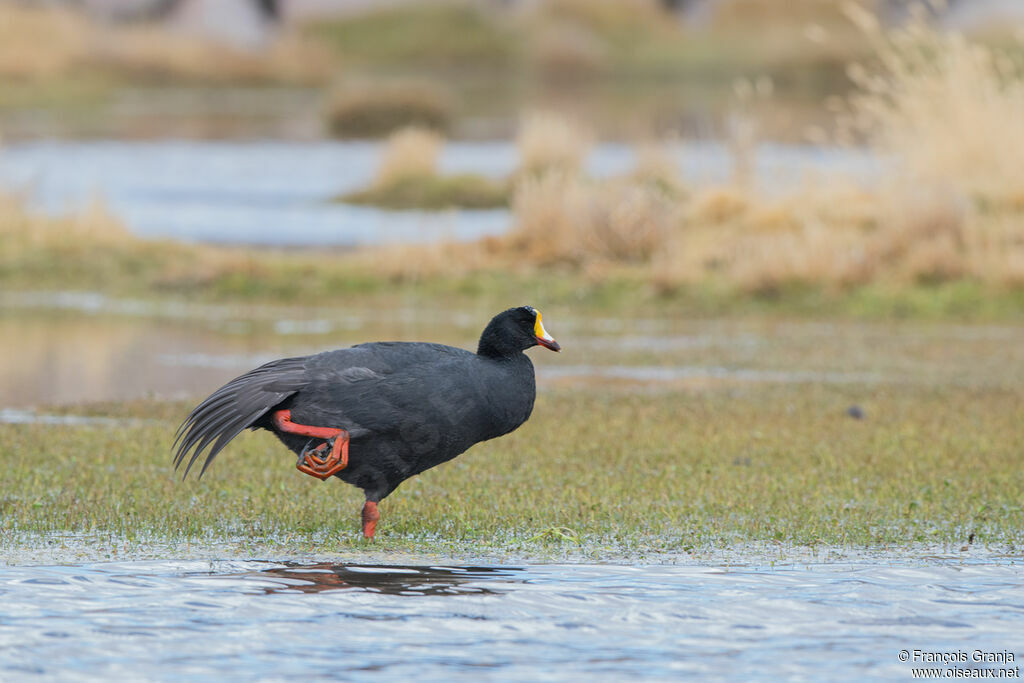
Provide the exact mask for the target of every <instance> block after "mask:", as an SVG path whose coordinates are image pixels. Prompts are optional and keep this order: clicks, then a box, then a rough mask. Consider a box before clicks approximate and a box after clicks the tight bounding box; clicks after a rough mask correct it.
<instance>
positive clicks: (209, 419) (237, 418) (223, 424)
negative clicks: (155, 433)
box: [172, 358, 306, 479]
mask: <svg viewBox="0 0 1024 683" xmlns="http://www.w3.org/2000/svg"><path fill="white" fill-rule="evenodd" d="M305 361H306V359H305V358H285V359H282V360H276V361H273V362H270V363H267V364H266V365H261V366H260V367H258V368H256V369H255V370H251V371H250V372H247V373H245V374H244V375H242V376H241V377H236V378H235V379H233V380H231V381H230V382H228V383H227V384H225V385H224V386H222V387H221V388H220V389H218V390H217V391H215V392H213V393H212V394H210V396H209V397H207V398H206V400H204V401H203V402H202V403H200V404H199V405H198V406H196V407H195V408H194V409H193V410H192V412H191V413H189V415H188V417H186V418H185V421H184V422H182V423H181V426H180V427H178V431H177V433H176V434H175V437H174V445H173V446H172V448H173V449H175V452H174V468H175V469H177V468H178V467H180V466H181V464H182V463H183V462H185V459H186V458H188V463H187V464H186V465H185V473H184V474H183V475H182V479H184V478H185V477H186V476H188V473H189V470H191V469H192V465H194V464H195V462H196V460H198V459H199V458H200V456H202V454H203V452H204V451H206V450H207V449H209V451H208V452H207V453H206V460H205V462H204V463H203V467H202V469H201V470H200V472H199V476H200V477H202V476H203V473H205V472H206V468H208V467H209V466H210V463H212V462H213V459H214V458H216V457H217V454H218V453H220V452H221V450H223V448H224V447H225V446H227V445H228V442H230V441H231V440H232V439H234V438H235V437H236V436H238V435H239V433H241V431H242V430H243V429H245V428H246V427H252V426H253V425H254V424H256V422H257V421H258V420H259V419H260V418H261V417H263V416H264V415H266V414H267V412H269V411H270V410H271V409H272V408H273V407H274V406H276V405H278V404H279V403H281V402H282V401H284V400H286V399H288V398H289V397H291V396H293V395H294V394H296V393H297V392H298V391H299V390H301V389H302V387H303V386H305V384H306V367H305Z"/></svg>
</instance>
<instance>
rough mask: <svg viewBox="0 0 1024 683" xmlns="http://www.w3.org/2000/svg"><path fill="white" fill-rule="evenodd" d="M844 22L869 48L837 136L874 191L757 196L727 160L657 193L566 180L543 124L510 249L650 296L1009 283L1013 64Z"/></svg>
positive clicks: (1022, 138)
mask: <svg viewBox="0 0 1024 683" xmlns="http://www.w3.org/2000/svg"><path fill="white" fill-rule="evenodd" d="M848 11H850V12H851V13H852V15H853V16H854V18H855V19H856V20H857V21H858V22H859V23H860V25H861V29H862V30H864V31H865V32H866V33H867V35H868V38H869V40H870V41H871V43H872V44H873V45H874V46H875V51H876V58H875V60H874V62H873V63H874V64H876V66H875V67H874V68H872V69H868V68H867V67H863V66H854V67H851V75H852V76H853V78H854V80H855V82H856V83H857V85H858V90H857V92H856V93H855V94H854V95H853V96H852V97H851V98H850V100H849V102H848V105H847V106H846V107H845V108H844V109H845V110H844V112H842V113H841V119H840V124H841V128H842V129H844V130H846V131H848V132H855V133H856V134H857V135H858V136H860V138H861V139H866V140H867V141H868V143H869V145H870V147H871V149H872V151H873V152H874V153H875V154H876V155H877V157H878V159H879V161H880V164H881V166H882V168H883V169H884V170H883V171H882V173H881V175H880V176H879V177H878V178H876V179H875V180H874V182H872V183H870V184H864V183H863V182H862V183H859V184H858V183H855V182H852V181H849V180H846V179H844V178H840V177H838V176H832V177H825V178H819V179H817V180H813V181H812V180H808V181H805V182H804V183H802V184H800V185H799V186H796V187H792V188H789V190H788V191H787V192H785V193H783V195H782V196H771V197H768V196H765V195H763V194H761V193H759V192H758V191H757V188H756V183H754V182H752V181H751V180H750V179H749V176H750V172H749V169H744V168H743V166H744V165H746V166H752V160H751V159H749V158H748V156H749V155H748V154H747V153H746V152H745V153H743V154H735V155H734V162H735V163H736V165H737V168H738V170H739V172H738V173H737V174H735V182H734V184H732V185H730V186H725V187H710V188H702V189H697V190H691V189H690V188H682V189H681V190H679V191H674V192H673V191H667V189H666V186H665V184H659V183H656V182H655V183H653V184H652V183H651V182H650V179H649V176H650V171H649V170H648V171H647V172H646V174H645V172H640V171H638V172H636V173H634V174H633V175H632V177H630V178H620V179H615V180H612V181H595V180H593V179H588V178H586V177H584V176H583V174H582V172H581V170H580V169H581V163H580V159H581V158H582V155H581V151H580V150H581V149H583V145H582V144H580V143H579V142H578V141H577V142H575V143H573V144H571V145H570V144H568V143H567V142H566V141H567V140H572V139H573V138H572V137H570V132H571V131H572V130H573V128H574V127H573V126H572V125H571V124H569V123H567V122H565V121H562V122H561V123H557V124H556V123H553V121H552V119H551V118H547V119H545V120H544V121H543V126H538V129H539V130H543V131H544V132H545V135H544V136H541V135H539V134H536V135H534V137H533V138H532V139H531V141H530V143H531V144H530V145H528V146H527V145H522V146H523V147H525V148H529V149H537V150H539V151H538V152H536V153H534V154H533V156H534V157H535V158H538V159H542V158H543V157H542V154H541V152H545V153H548V152H549V150H551V149H554V150H556V151H555V152H554V153H549V156H550V158H551V160H550V161H540V160H538V161H536V162H534V166H533V167H534V168H540V169H544V168H549V169H555V171H554V172H551V171H548V172H543V171H542V172H539V173H536V174H534V176H532V177H526V178H525V179H523V180H522V181H521V182H520V183H519V187H518V190H517V192H516V195H515V199H514V202H513V209H514V212H515V215H516V228H515V230H514V231H513V232H512V234H511V235H510V237H509V244H510V246H511V247H512V249H513V252H514V253H516V254H519V255H525V256H526V257H527V258H530V259H533V260H534V261H536V262H538V263H569V264H576V265H581V266H585V265H587V264H590V263H595V262H607V261H617V262H621V263H634V264H635V263H640V264H644V265H645V266H648V267H649V269H650V271H649V272H650V273H651V278H652V282H654V283H655V284H656V285H657V286H659V287H664V288H671V287H675V286H678V285H680V284H685V283H690V282H697V281H701V280H706V279H708V278H712V279H720V280H723V281H725V282H728V283H732V284H734V285H735V286H738V287H740V288H742V289H744V290H749V291H774V290H778V289H780V288H783V287H786V286H787V285H790V284H795V283H809V284H815V285H825V286H834V287H849V286H856V285H861V284H866V283H871V282H891V283H909V282H917V283H933V282H942V281H950V280H961V279H970V280H974V281H978V282H984V283H988V284H990V285H993V286H1011V287H1019V286H1024V152H1022V150H1024V67H1022V65H1021V62H1020V60H1019V59H1014V58H1013V57H1012V56H1011V55H1010V54H1008V53H1004V52H1000V51H999V50H997V49H995V48H992V47H988V46H984V45H980V44H977V43H974V42H972V41H970V40H968V39H967V38H965V37H963V36H961V35H957V34H950V33H942V32H938V31H936V30H933V29H930V28H927V27H926V26H924V25H923V24H921V23H915V24H913V25H911V26H910V27H908V28H906V29H902V30H899V31H896V32H883V31H882V30H881V28H879V25H878V23H877V22H876V21H875V20H874V19H872V18H871V15H870V14H868V13H865V12H864V11H863V9H862V7H860V6H859V5H851V6H850V8H848ZM1018 50H1019V52H1018V53H1017V54H1018V55H1020V54H1024V45H1022V46H1019V47H1018ZM541 140H545V141H547V140H550V141H551V142H550V143H547V142H543V143H542V142H540V141H541ZM744 148H745V149H747V150H752V149H753V145H752V144H751V145H744ZM562 159H565V160H568V161H561V162H560V161H559V160H562ZM744 159H746V161H745V162H744V161H743V160H744ZM645 163H647V164H648V165H650V166H652V167H653V168H658V167H661V168H662V169H664V168H665V164H664V160H662V161H661V162H658V163H653V164H651V163H650V162H645ZM524 167H527V168H529V167H530V165H529V164H528V163H527V162H526V161H525V160H524ZM645 175H646V178H645ZM655 175H656V174H655ZM669 187H671V185H669Z"/></svg>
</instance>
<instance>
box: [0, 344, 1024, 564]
mask: <svg viewBox="0 0 1024 683" xmlns="http://www.w3.org/2000/svg"><path fill="white" fill-rule="evenodd" d="M840 347H841V345H840ZM937 348H938V346H935V347H931V348H924V349H922V350H921V352H922V353H923V354H924V357H926V358H927V357H929V354H930V353H932V352H933V351H935V350H936V349H937ZM878 353H879V355H878V357H877V358H878V361H879V362H880V363H882V362H883V361H884V349H878ZM1009 360H1010V361H1011V363H1012V362H1013V361H1014V360H1015V359H1013V358H1010V359H1009ZM550 367H552V369H554V367H555V366H550ZM880 367H881V366H880ZM543 372H544V370H543V368H542V369H541V375H543ZM1020 373H1021V368H1020V364H1019V362H1018V363H1017V364H1016V365H1012V364H1011V365H1010V366H1009V367H1008V368H1007V374H1006V375H1005V380H1006V381H1005V382H1003V381H979V382H973V383H972V382H963V381H960V380H957V379H955V373H954V375H951V376H949V377H947V379H946V380H945V381H938V380H937V381H927V382H902V381H900V382H895V383H881V384H874V385H862V384H857V383H852V384H850V383H840V384H829V383H825V382H820V383H816V382H813V381H811V382H783V383H752V382H736V381H696V382H689V383H671V382H669V383H662V384H657V385H655V384H651V383H638V382H632V381H626V380H623V381H607V380H600V381H599V380H594V379H589V380H586V381H576V380H565V379H563V380H559V381H555V382H554V383H550V382H549V383H547V384H546V386H543V387H542V391H541V395H540V396H539V398H538V401H537V405H536V409H535V411H534V415H533V417H532V418H531V420H530V421H529V422H528V423H527V424H526V425H525V426H524V427H522V428H521V429H520V430H519V431H517V432H515V433H513V434H512V435H510V436H507V437H505V438H502V439H498V440H496V441H494V442H491V443H486V444H482V445H479V446H477V447H475V448H474V449H472V450H471V451H470V452H469V453H468V454H465V455H463V456H461V457H460V458H458V459H457V460H455V461H453V462H450V463H448V464H446V465H442V466H440V467H438V468H436V469H434V470H431V471H428V472H427V473H425V474H423V475H421V476H419V477H416V478H414V479H412V480H410V481H408V482H406V483H405V484H404V485H403V486H402V487H401V488H399V489H398V491H396V492H395V493H394V494H393V495H392V496H391V497H390V498H388V499H387V500H386V501H385V502H384V503H383V504H382V506H381V510H382V513H383V523H382V525H381V526H380V528H379V532H378V538H377V541H376V543H374V544H373V546H372V547H368V546H367V544H366V543H365V542H364V541H363V540H361V539H360V538H359V536H358V534H357V531H358V528H357V527H358V525H357V512H358V509H359V506H360V505H361V502H362V500H361V494H360V492H358V491H356V490H355V489H352V488H350V487H348V486H347V485H345V484H343V483H341V482H336V481H330V482H327V483H321V482H319V481H316V480H314V479H312V478H310V477H307V476H304V475H301V474H299V473H298V472H297V471H296V470H295V469H294V467H293V457H292V456H291V455H290V454H289V453H288V452H287V451H285V450H284V449H283V447H282V446H281V445H280V444H279V443H278V442H277V441H276V439H274V438H272V437H271V436H270V435H268V434H266V433H258V434H245V435H243V437H241V438H239V439H238V440H237V441H236V442H235V443H234V444H232V446H231V447H230V448H229V449H228V450H227V452H225V453H223V454H222V455H221V456H220V458H219V459H218V461H217V463H216V464H215V465H214V466H213V467H212V468H211V470H210V472H208V474H207V475H206V477H205V478H204V479H203V480H202V481H194V480H191V479H190V480H189V481H186V482H180V481H178V477H177V476H176V474H175V473H174V472H173V470H172V468H171V465H170V447H171V440H172V437H173V433H174V429H175V428H176V426H177V423H178V421H179V420H180V419H181V418H182V417H183V416H184V415H185V414H186V412H187V410H188V408H189V404H187V403H183V402H161V401H141V402H132V403H123V404H106V405H100V406H92V407H89V406H84V407H77V408H72V409H68V410H71V411H72V412H75V413H78V414H82V413H86V414H94V415H102V416H107V417H115V418H117V419H118V422H113V423H111V422H103V423H100V424H94V425H85V426H82V425H76V426H70V425H45V424H5V425H0V461H2V462H3V463H4V469H5V475H4V477H3V480H2V482H0V520H2V521H0V534H2V535H0V545H2V547H3V549H4V552H5V553H6V554H8V555H10V554H11V553H14V552H15V551H17V550H18V549H19V548H22V549H23V548H24V547H26V546H28V547H31V546H32V545H33V544H38V539H39V538H40V534H43V535H46V534H54V538H57V539H59V538H60V536H61V535H63V534H68V533H70V534H77V535H80V537H84V538H87V539H90V538H91V539H93V540H92V541H88V542H86V543H85V545H90V544H91V545H92V546H94V547H96V546H97V545H98V546H100V547H107V548H110V552H112V553H113V556H117V554H118V553H119V552H120V553H122V554H123V553H131V552H133V550H134V551H136V552H137V551H138V550H139V549H140V548H141V549H143V554H146V555H152V554H154V553H155V554H156V555H160V554H161V553H160V551H159V548H160V547H175V548H177V550H176V551H175V552H176V553H177V554H181V546H182V544H185V545H186V546H187V545H188V544H197V545H199V546H204V547H211V546H212V547H216V548H221V549H223V550H224V552H228V554H236V553H238V554H243V555H245V554H249V553H252V552H258V553H262V554H268V553H269V554H291V555H294V554H303V553H305V554H311V553H312V554H323V553H344V552H348V551H357V550H364V549H365V550H372V551H374V552H384V553H424V552H426V553H444V554H449V553H450V554H455V555H462V556H467V555H469V556H481V555H488V554H497V555H508V554H511V555H515V556H518V557H549V556H552V555H560V554H565V553H570V554H573V555H581V556H586V557H594V558H601V557H611V556H630V557H636V558H650V557H652V556H657V555H658V554H661V553H676V554H678V553H696V554H700V553H707V552H713V551H715V550H718V549H723V548H727V547H730V546H741V545H744V544H751V543H755V544H756V543H778V544H784V545H787V546H794V545H795V546H806V547H808V548H811V549H813V548H814V547H816V546H827V547H840V548H851V549H856V548H911V547H914V546H915V545H921V544H927V545H936V544H938V545H944V546H948V547H950V548H953V549H958V548H959V547H960V546H961V545H966V544H968V543H969V542H973V543H974V544H976V547H977V546H984V547H988V548H992V549H995V550H1002V551H1006V550H1013V549H1014V548H1017V547H1019V545H1020V544H1021V543H1022V542H1024V539H1022V533H1021V530H1022V529H1024V499H1022V498H1021V491H1024V470H1022V469H1021V468H1020V466H1019V465H1020V454H1021V453H1022V452H1024V432H1022V430H1021V428H1020V425H1021V424H1024V401H1022V400H1021V395H1020V389H1019V387H1020V386H1021V385H1020V383H1019V381H1017V380H1019V379H1020V377H1019V376H1020ZM1015 381H1017V382H1016V383H1015ZM852 405H858V406H860V407H861V408H862V410H863V411H864V413H865V417H864V418H863V419H855V418H853V417H851V416H849V415H848V414H847V410H848V408H849V407H850V406H852ZM81 535H84V536H81ZM104 539H105V540H104ZM53 543H61V541H59V540H55V541H52V542H51V545H52V544H53ZM75 545H76V542H74V541H72V542H71V543H70V546H69V553H73V552H74V551H75ZM147 548H149V550H148V551H147V550H146V549H147ZM79 549H80V548H79ZM18 554H19V556H21V555H24V551H23V550H22V551H20V552H19V553H18ZM172 554H173V553H172ZM21 559H22V560H24V557H22V558H21Z"/></svg>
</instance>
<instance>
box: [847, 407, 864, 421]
mask: <svg viewBox="0 0 1024 683" xmlns="http://www.w3.org/2000/svg"><path fill="white" fill-rule="evenodd" d="M846 414H847V415H849V416H850V417H852V418H853V419H854V420H863V419H864V417H865V415H864V409H863V408H861V407H860V406H858V405H853V406H850V407H849V408H847V409H846Z"/></svg>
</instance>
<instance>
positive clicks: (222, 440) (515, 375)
mask: <svg viewBox="0 0 1024 683" xmlns="http://www.w3.org/2000/svg"><path fill="white" fill-rule="evenodd" d="M537 344H541V345H543V346H546V347H547V348H550V349H552V350H555V351H557V350H559V346H558V344H557V342H555V341H554V339H552V338H551V337H550V335H548V334H547V332H546V331H545V330H544V327H543V324H542V323H541V316H540V313H539V312H537V311H536V310H535V309H533V308H531V307H529V306H524V307H520V308H513V309H509V310H507V311H504V312H503V313H500V314H498V315H497V316H495V317H494V319H492V320H491V322H490V324H488V325H487V327H486V329H485V330H484V332H483V334H482V335H481V337H480V343H479V346H478V348H477V352H476V353H472V352H470V351H466V350H464V349H459V348H454V347H451V346H443V345H441V344H429V343H420V342H374V343H368V344H359V345H357V346H353V347H351V348H347V349H339V350H335V351H327V352H324V353H320V354H316V355H313V356H305V357H301V358H286V359H282V360H277V361H273V362H271V363H267V364H266V365H262V366H260V367H258V368H256V369H255V370H252V371H250V372H248V373H246V374H244V375H242V376H241V377H238V378H236V379H234V380H232V381H230V382H228V383H227V384H225V385H224V386H223V387H221V388H220V389H218V390H217V391H215V392H214V393H213V394H211V395H210V396H209V397H208V398H207V399H206V400H204V401H203V402H202V403H200V404H199V405H198V406H196V408H195V409H194V410H193V411H192V412H191V414H189V416H188V417H187V418H186V419H185V421H184V422H183V423H182V425H181V427H180V428H179V430H178V435H177V439H176V441H175V447H176V453H175V458H174V462H175V466H180V465H181V464H182V463H183V462H185V461H186V459H187V463H186V464H185V473H186V474H187V473H188V471H189V469H190V468H191V467H192V465H193V464H194V463H195V462H196V460H197V459H199V458H200V457H201V456H202V455H203V453H204V452H206V459H205V461H204V463H203V467H202V471H201V472H200V476H201V474H202V472H205V471H206V469H207V467H209V465H210V463H211V462H213V459H214V458H215V457H216V456H217V454H218V453H219V452H220V451H221V450H222V449H223V448H224V447H225V446H226V445H227V444H228V442H229V441H231V439H233V438H234V437H235V436H237V435H238V434H239V433H240V432H241V431H242V430H243V429H245V428H247V427H248V428H252V429H259V428H263V429H267V430H270V431H272V432H274V433H275V434H276V435H277V436H278V438H280V439H281V441H282V442H283V443H284V444H285V445H286V446H287V447H288V448H290V449H291V450H292V451H294V452H295V453H297V454H298V455H299V463H298V464H299V465H300V466H301V465H303V463H304V462H306V463H309V462H313V461H312V460H309V459H307V454H308V453H310V450H311V448H312V449H313V451H314V452H316V451H320V453H321V454H322V453H326V452H327V451H328V450H330V446H331V445H332V444H333V441H330V442H328V441H327V439H325V438H323V434H321V432H325V431H332V430H345V432H342V433H341V435H340V436H338V437H336V438H338V439H344V438H346V437H347V439H348V443H347V447H348V451H347V457H348V461H347V466H344V469H341V470H340V471H338V472H336V473H335V474H334V476H337V477H338V478H340V479H342V480H343V481H346V482H348V483H350V484H352V485H354V486H357V487H359V488H361V489H363V491H364V492H365V494H366V500H367V506H368V507H364V510H363V521H364V529H363V530H364V533H366V535H367V536H372V535H373V531H374V528H375V522H376V519H377V512H376V503H378V502H379V501H381V500H382V499H384V498H385V497H386V496H387V495H388V494H390V493H391V492H392V491H394V490H395V489H396V488H397V487H398V486H399V484H401V483H402V482H403V481H405V480H406V479H408V478H409V477H412V476H414V475H416V474H419V473H420V472H423V471H424V470H427V469H429V468H431V467H434V466H435V465H438V464H440V463H443V462H445V461H447V460H450V459H452V458H454V457H455V456H457V455H459V454H460V453H462V452H464V451H465V450H466V449H468V448H469V447H470V446H472V445H473V444H476V443H479V442H480V441H486V440H488V439H493V438H495V437H497V436H501V435H503V434H507V433H508V432H511V431H512V430H514V429H516V428H517V427H519V426H520V425H521V424H523V423H524V422H525V421H526V420H527V419H528V418H529V416H530V413H531V411H532V410H533V402H534V398H535V396H536V386H535V382H534V370H533V364H532V363H531V362H530V359H529V358H527V356H526V355H525V354H524V353H523V351H525V350H526V349H528V348H530V347H532V346H536V345H537ZM282 415H285V416H287V417H288V418H289V419H290V422H291V423H295V425H297V427H289V426H288V425H287V424H286V423H282V422H281V421H280V420H279V419H277V418H279V417H280V416H282ZM308 429H312V430H313V431H314V432H315V433H317V434H319V436H318V437H310V436H309V435H308V434H309V432H308V431H303V430H308ZM346 433H347V434H346ZM325 442H326V444H325ZM321 444H325V445H324V446H321V448H320V449H317V448H315V446H320V445H321ZM300 469H302V468H301V467H300ZM303 471H308V470H306V469H303ZM311 473H312V472H311ZM368 515H369V517H371V518H372V519H371V520H370V521H369V522H368V519H367V517H368Z"/></svg>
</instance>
